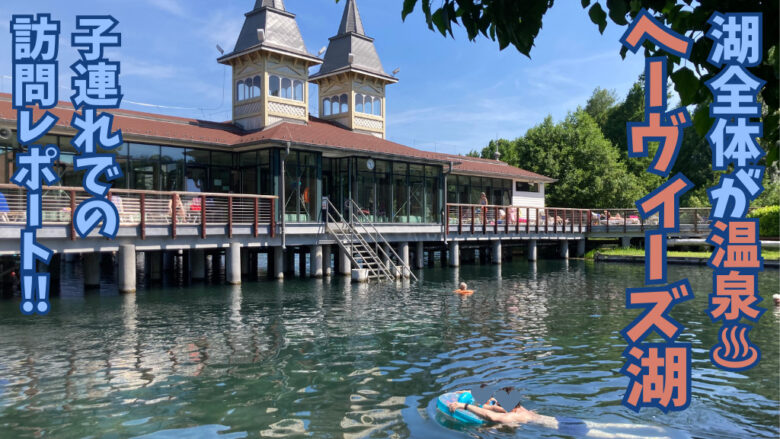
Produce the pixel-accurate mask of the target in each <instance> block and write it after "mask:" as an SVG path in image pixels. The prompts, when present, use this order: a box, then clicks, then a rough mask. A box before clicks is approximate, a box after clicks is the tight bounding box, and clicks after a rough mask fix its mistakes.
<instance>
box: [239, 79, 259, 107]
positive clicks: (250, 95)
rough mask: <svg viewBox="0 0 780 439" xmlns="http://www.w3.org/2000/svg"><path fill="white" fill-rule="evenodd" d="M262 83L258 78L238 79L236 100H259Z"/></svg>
mask: <svg viewBox="0 0 780 439" xmlns="http://www.w3.org/2000/svg"><path fill="white" fill-rule="evenodd" d="M261 84H262V81H261V80H260V76H259V75H258V76H255V77H249V78H245V79H240V80H238V82H236V100H237V101H244V100H247V99H254V98H259V97H260V96H261V93H262V92H261V90H262V87H261Z"/></svg>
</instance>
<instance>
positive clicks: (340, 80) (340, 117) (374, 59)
mask: <svg viewBox="0 0 780 439" xmlns="http://www.w3.org/2000/svg"><path fill="white" fill-rule="evenodd" d="M310 80H311V81H312V82H314V83H316V84H317V85H318V86H319V100H320V101H319V114H320V117H321V118H323V119H325V120H330V121H334V122H337V123H339V124H341V125H343V126H344V127H346V128H348V129H350V130H352V131H357V132H363V133H366V134H372V135H374V136H377V137H382V138H384V137H385V134H386V131H387V130H386V116H385V87H386V86H387V85H388V84H394V83H396V82H398V80H397V79H396V78H395V77H393V76H390V75H388V74H387V73H385V70H384V68H383V67H382V62H381V61H380V60H379V55H378V54H377V52H376V47H374V39H373V38H370V37H368V36H366V34H365V31H364V30H363V21H362V20H361V18H360V12H359V11H358V7H357V3H356V0H347V4H346V6H345V8H344V15H343V16H342V18H341V25H340V26H339V30H338V33H337V34H336V36H334V37H331V38H330V42H329V43H328V51H327V52H326V53H325V59H324V62H323V64H322V66H321V67H320V71H319V72H317V73H316V74H314V75H312V76H311V78H310Z"/></svg>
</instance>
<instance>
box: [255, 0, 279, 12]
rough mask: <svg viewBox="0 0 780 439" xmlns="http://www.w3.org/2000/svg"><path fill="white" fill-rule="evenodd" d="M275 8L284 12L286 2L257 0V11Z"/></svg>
mask: <svg viewBox="0 0 780 439" xmlns="http://www.w3.org/2000/svg"><path fill="white" fill-rule="evenodd" d="M260 8H274V9H279V10H281V11H284V2H283V1H282V0H257V2H256V3H255V9H260Z"/></svg>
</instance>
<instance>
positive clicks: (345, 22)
mask: <svg viewBox="0 0 780 439" xmlns="http://www.w3.org/2000/svg"><path fill="white" fill-rule="evenodd" d="M346 72H358V73H363V74H366V75H370V76H375V77H380V78H382V79H384V80H385V81H387V82H397V81H398V80H397V79H395V78H394V77H392V76H390V75H388V74H387V73H385V70H384V68H382V61H380V60H379V55H378V54H377V53H376V47H374V39H373V38H369V37H367V36H366V35H365V32H364V30H363V21H362V20H361V19H360V12H358V7H357V2H356V0H347V5H346V6H345V7H344V15H343V16H342V18H341V25H340V26H339V31H338V34H337V35H336V36H335V37H332V38H330V42H329V43H328V51H327V52H326V53H325V59H324V62H323V64H322V67H320V71H319V72H317V73H316V74H314V75H312V76H311V78H310V79H313V80H316V79H317V78H322V77H325V76H330V75H335V74H339V73H346Z"/></svg>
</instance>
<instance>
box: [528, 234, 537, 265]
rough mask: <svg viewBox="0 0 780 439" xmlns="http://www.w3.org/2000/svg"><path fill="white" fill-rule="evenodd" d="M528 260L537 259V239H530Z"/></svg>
mask: <svg viewBox="0 0 780 439" xmlns="http://www.w3.org/2000/svg"><path fill="white" fill-rule="evenodd" d="M528 260H529V261H535V260H536V240H535V239H531V240H529V241H528Z"/></svg>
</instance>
